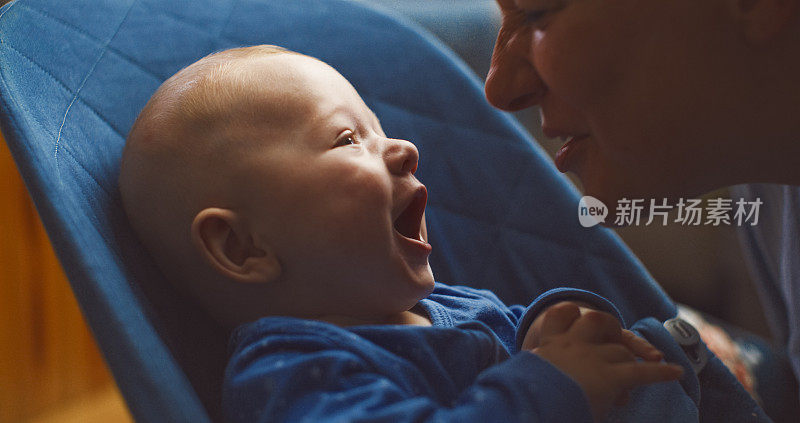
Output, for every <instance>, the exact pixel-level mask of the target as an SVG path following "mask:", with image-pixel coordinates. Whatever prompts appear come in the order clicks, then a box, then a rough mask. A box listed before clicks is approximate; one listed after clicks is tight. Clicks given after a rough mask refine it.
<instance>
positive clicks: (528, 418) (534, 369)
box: [223, 334, 592, 423]
mask: <svg viewBox="0 0 800 423" xmlns="http://www.w3.org/2000/svg"><path fill="white" fill-rule="evenodd" d="M339 341H340V340H334V339H329V338H326V337H325V336H318V335H315V334H308V335H302V336H296V335H295V336H291V337H289V336H286V337H277V338H275V337H272V338H269V339H266V340H265V339H262V340H258V341H255V342H251V343H249V344H248V345H245V346H244V347H243V348H239V349H237V350H236V351H235V352H234V355H233V357H232V359H231V361H230V363H229V365H228V368H227V370H226V377H225V385H224V388H223V409H224V413H225V416H226V419H227V420H228V421H230V422H248V423H249V422H265V421H288V422H293V421H301V420H302V421H313V422H334V421H335V422H358V421H367V420H368V421H391V422H412V421H413V422H429V421H438V422H487V421H504V422H551V421H558V422H591V421H592V417H591V412H590V409H589V406H588V402H587V400H586V399H585V397H584V395H583V392H582V391H581V389H580V387H579V386H578V385H577V384H576V383H575V382H574V381H572V379H570V378H568V377H567V376H566V375H565V374H563V373H561V372H560V371H559V370H557V369H556V368H555V367H553V366H552V365H550V364H549V363H547V362H546V361H545V360H543V359H541V358H539V357H538V356H536V355H534V354H531V353H528V352H521V353H518V354H516V355H514V356H512V357H510V358H509V359H508V360H505V361H503V362H501V363H499V364H496V365H493V366H490V367H488V368H487V369H486V370H484V371H483V372H481V373H480V374H479V375H478V377H477V378H476V380H475V381H474V382H473V383H472V384H471V385H469V386H468V387H467V388H466V389H465V390H463V391H462V392H461V394H460V395H459V396H458V397H457V399H456V400H455V401H453V402H452V403H450V404H442V403H440V402H439V401H437V400H436V398H433V397H431V396H430V395H426V394H425V393H424V391H425V389H424V386H423V385H424V381H420V380H419V379H414V378H412V377H411V376H406V375H404V372H403V371H402V369H396V370H395V371H386V370H385V369H384V366H380V365H379V364H380V363H377V361H376V360H377V359H380V357H378V358H377V359H376V358H375V357H373V356H372V355H365V354H362V353H360V352H359V351H358V350H354V349H351V348H348V347H347V346H346V345H339V344H340V342H339Z"/></svg>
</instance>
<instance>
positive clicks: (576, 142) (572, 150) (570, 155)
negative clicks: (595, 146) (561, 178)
mask: <svg viewBox="0 0 800 423" xmlns="http://www.w3.org/2000/svg"><path fill="white" fill-rule="evenodd" d="M587 138H589V135H578V136H574V137H570V138H569V139H568V140H567V142H565V143H564V145H562V146H561V148H559V149H558V151H557V152H556V159H555V163H556V167H557V168H558V170H559V172H561V173H566V172H567V171H569V170H571V168H572V166H571V164H572V163H573V162H574V157H575V154H576V150H577V149H578V148H580V144H581V142H582V141H584V140H586V139H587Z"/></svg>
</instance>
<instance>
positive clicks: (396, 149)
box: [383, 139, 419, 175]
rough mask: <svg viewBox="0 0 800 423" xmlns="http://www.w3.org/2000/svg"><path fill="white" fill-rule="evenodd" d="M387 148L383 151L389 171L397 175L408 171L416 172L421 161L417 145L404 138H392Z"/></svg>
mask: <svg viewBox="0 0 800 423" xmlns="http://www.w3.org/2000/svg"><path fill="white" fill-rule="evenodd" d="M388 142H389V144H388V146H387V147H386V150H384V152H383V158H384V161H386V166H387V167H388V168H389V171H390V172H392V173H393V174H396V175H404V174H406V173H410V174H412V175H413V174H414V172H416V171H417V164H418V162H419V150H417V147H416V146H415V145H414V144H412V143H410V142H408V141H404V140H396V139H390V140H388Z"/></svg>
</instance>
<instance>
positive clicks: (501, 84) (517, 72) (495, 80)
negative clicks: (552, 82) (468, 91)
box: [485, 27, 547, 112]
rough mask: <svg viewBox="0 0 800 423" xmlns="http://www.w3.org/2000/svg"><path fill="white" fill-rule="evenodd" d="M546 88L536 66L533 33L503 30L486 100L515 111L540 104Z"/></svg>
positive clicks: (495, 48)
mask: <svg viewBox="0 0 800 423" xmlns="http://www.w3.org/2000/svg"><path fill="white" fill-rule="evenodd" d="M546 89H547V88H546V86H545V85H544V82H543V81H542V80H541V78H540V77H539V73H538V72H537V71H536V68H535V67H534V66H533V57H532V56H531V34H528V33H526V32H525V31H511V30H509V29H507V28H506V27H503V28H501V29H500V33H499V34H498V35H497V42H496V43H495V46H494V51H493V52H492V63H491V66H490V67H489V73H488V75H487V76H486V87H485V91H486V99H487V100H489V103H491V104H492V105H493V106H494V107H497V108H498V109H501V110H506V111H509V112H513V111H517V110H522V109H526V108H528V107H531V106H534V105H536V104H538V103H539V101H540V100H541V97H542V95H544V93H545V91H546Z"/></svg>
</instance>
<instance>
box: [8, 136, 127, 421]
mask: <svg viewBox="0 0 800 423" xmlns="http://www.w3.org/2000/svg"><path fill="white" fill-rule="evenodd" d="M109 389H114V383H113V380H112V378H111V376H110V374H109V372H108V370H107V369H106V367H105V363H104V362H103V359H102V357H101V355H100V353H99V351H98V349H97V347H96V345H95V343H94V340H93V338H92V335H91V333H90V332H89V330H88V329H87V327H86V324H85V322H84V320H83V317H82V315H81V313H80V310H79V308H78V305H77V303H76V301H75V297H74V296H73V295H72V292H71V291H70V287H69V285H68V283H67V280H66V278H65V277H64V274H63V272H62V270H61V267H60V265H59V263H58V260H57V259H56V257H55V255H54V253H53V250H52V248H51V246H50V243H49V241H48V239H47V235H46V234H45V232H44V229H43V227H42V225H41V223H40V221H39V217H38V215H37V213H36V210H35V209H34V207H33V204H32V203H31V201H30V198H29V196H28V193H27V191H26V189H25V186H24V185H23V183H22V180H21V179H20V177H19V174H18V172H17V169H16V166H15V164H14V162H13V160H12V158H11V154H10V152H9V151H8V147H7V146H6V143H5V141H4V140H2V135H0V422H22V421H28V420H30V419H31V418H32V417H33V416H36V415H39V414H41V413H42V412H44V411H46V410H52V409H53V408H57V407H59V406H60V405H63V404H68V403H70V402H74V401H76V400H78V399H80V398H81V397H85V396H86V395H96V393H97V392H104V391H108V390H109Z"/></svg>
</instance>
